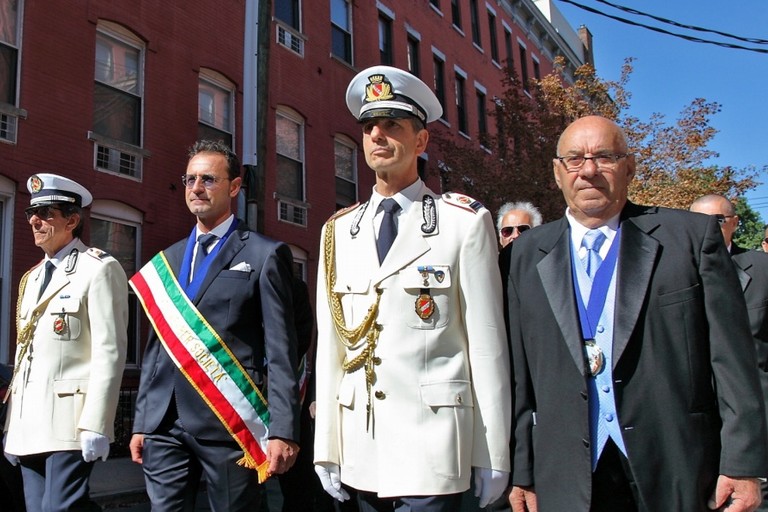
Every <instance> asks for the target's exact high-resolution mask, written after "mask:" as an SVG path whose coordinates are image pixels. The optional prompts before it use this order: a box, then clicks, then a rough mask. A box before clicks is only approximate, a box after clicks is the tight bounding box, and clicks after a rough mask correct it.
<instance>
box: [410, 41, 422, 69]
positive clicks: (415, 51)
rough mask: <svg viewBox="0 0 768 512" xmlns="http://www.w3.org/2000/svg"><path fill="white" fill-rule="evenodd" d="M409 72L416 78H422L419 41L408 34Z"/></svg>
mask: <svg viewBox="0 0 768 512" xmlns="http://www.w3.org/2000/svg"><path fill="white" fill-rule="evenodd" d="M407 44H408V49H407V51H408V54H407V58H408V71H410V72H411V74H412V75H414V76H421V63H420V62H421V61H420V57H419V39H418V38H417V37H416V36H415V35H413V34H408V41H407Z"/></svg>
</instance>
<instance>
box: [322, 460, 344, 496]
mask: <svg viewBox="0 0 768 512" xmlns="http://www.w3.org/2000/svg"><path fill="white" fill-rule="evenodd" d="M315 473H317V476H318V477H320V484H321V485H322V486H323V489H325V492H327V493H328V494H330V495H331V497H333V498H334V499H336V500H338V501H347V500H348V499H349V494H348V493H347V491H345V490H344V489H342V488H341V469H340V468H339V465H338V464H333V463H331V462H323V463H321V464H315Z"/></svg>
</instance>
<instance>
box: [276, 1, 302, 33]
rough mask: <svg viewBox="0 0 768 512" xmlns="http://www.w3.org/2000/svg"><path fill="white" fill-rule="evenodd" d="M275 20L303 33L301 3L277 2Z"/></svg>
mask: <svg viewBox="0 0 768 512" xmlns="http://www.w3.org/2000/svg"><path fill="white" fill-rule="evenodd" d="M275 18H277V19H278V20H280V21H282V22H283V23H285V24H286V25H288V26H289V27H291V28H292V29H293V30H295V31H296V32H301V1H300V0H275Z"/></svg>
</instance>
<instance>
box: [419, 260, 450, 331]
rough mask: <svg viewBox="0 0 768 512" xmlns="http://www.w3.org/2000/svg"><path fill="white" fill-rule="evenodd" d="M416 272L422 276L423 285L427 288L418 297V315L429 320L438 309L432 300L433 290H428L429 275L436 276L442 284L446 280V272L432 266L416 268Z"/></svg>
mask: <svg viewBox="0 0 768 512" xmlns="http://www.w3.org/2000/svg"><path fill="white" fill-rule="evenodd" d="M416 270H418V272H419V273H420V274H421V278H422V284H423V285H424V286H425V288H421V289H420V290H419V296H418V297H416V304H415V305H416V314H417V315H419V318H421V319H422V320H427V319H429V318H430V317H431V316H432V315H433V314H434V313H435V310H436V309H437V306H436V305H435V300H434V299H433V298H432V293H431V290H430V288H427V286H429V275H430V274H432V275H434V276H435V280H437V282H438V283H442V282H443V280H444V279H445V272H443V271H442V270H435V268H434V267H432V266H431V265H420V266H418V267H416Z"/></svg>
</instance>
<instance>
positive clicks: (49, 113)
mask: <svg viewBox="0 0 768 512" xmlns="http://www.w3.org/2000/svg"><path fill="white" fill-rule="evenodd" d="M272 4H273V6H272V12H270V13H262V12H261V10H262V9H264V6H265V5H266V4H264V3H262V2H259V1H258V0H218V1H215V2H214V1H211V0H186V1H184V2H178V1H170V2H157V1H152V0H135V1H133V2H129V3H122V2H111V1H109V0H89V1H85V0H71V1H66V2H65V1H61V0H56V1H54V2H43V1H41V0H0V362H8V361H10V360H11V359H12V354H13V352H14V343H13V339H14V337H15V327H14V325H13V324H14V318H15V301H16V295H17V293H16V290H17V287H18V284H19V280H20V278H21V276H22V274H23V273H24V272H25V271H26V269H28V268H30V267H31V266H33V265H34V264H35V263H36V262H38V261H39V260H40V259H41V258H42V252H41V250H40V249H38V248H37V247H35V246H34V244H33V242H32V236H31V233H30V229H29V225H28V224H27V223H26V221H25V217H24V208H25V207H26V206H28V204H29V194H28V192H27V189H26V180H27V178H28V177H29V176H30V175H32V174H35V173H37V172H54V173H60V174H64V175H66V176H68V177H71V178H73V179H75V180H77V181H79V182H81V183H82V184H84V185H86V186H87V187H88V188H89V189H90V190H91V192H92V193H93V196H94V203H93V206H92V207H91V208H90V209H89V211H88V212H87V213H86V217H87V218H86V230H85V236H84V239H85V240H86V242H88V243H91V244H93V245H97V246H99V247H102V248H103V249H105V250H107V251H109V252H111V253H112V254H114V255H115V256H116V257H118V259H120V261H121V262H122V263H123V265H124V268H125V269H126V272H127V273H128V274H129V276H130V275H131V274H132V273H133V272H135V271H136V270H137V269H138V268H140V267H141V265H143V264H144V263H145V262H146V261H147V260H148V259H149V258H151V256H152V255H154V254H155V253H156V252H157V251H158V250H160V249H163V248H164V247H166V246H168V245H170V244H171V243H172V242H174V241H176V240H178V239H180V238H182V237H184V236H186V235H187V234H188V232H189V230H190V229H191V227H192V225H193V221H194V219H193V218H192V216H191V215H190V214H189V213H188V210H187V209H186V207H185V205H184V195H183V194H184V188H183V185H182V184H181V180H180V177H181V175H182V174H183V172H184V167H185V163H186V155H185V153H186V148H188V147H189V146H190V145H191V144H192V143H193V142H194V141H195V140H196V139H197V138H199V137H218V138H223V139H224V140H226V141H228V142H230V143H231V144H232V145H233V147H234V149H235V150H236V151H237V153H238V154H240V155H241V156H242V160H243V163H244V164H245V165H244V169H245V175H246V183H247V184H248V188H247V190H244V191H243V194H242V197H241V198H239V199H238V201H237V205H236V206H237V211H238V214H239V216H240V217H242V218H247V220H248V222H249V223H251V224H252V225H253V226H257V227H258V229H259V230H260V231H262V232H264V233H265V234H267V235H268V236H272V237H274V238H277V239H280V240H284V241H285V242H287V243H289V244H290V245H291V247H292V249H293V251H294V257H295V260H296V269H297V272H299V273H300V274H301V275H302V276H303V277H304V278H305V279H306V280H307V281H308V282H309V284H310V287H311V289H314V281H315V277H316V266H317V259H318V258H317V256H318V249H319V242H320V240H319V237H320V229H321V226H322V224H323V222H324V221H325V220H326V219H327V217H328V216H330V215H331V214H332V213H333V212H334V211H335V210H336V209H337V208H338V207H339V206H345V205H348V204H352V203H354V202H355V201H357V200H358V198H360V199H363V200H365V199H367V197H368V195H369V194H370V189H371V187H372V185H373V181H374V180H373V176H372V174H371V173H370V172H369V171H368V170H367V169H366V167H365V160H364V158H363V156H362V154H361V153H360V148H361V143H360V141H361V132H360V128H359V126H358V125H357V124H356V123H355V121H354V119H353V118H352V116H351V115H350V114H349V112H348V111H347V108H346V104H345V101H344V93H345V90H346V87H347V84H348V82H349V81H350V79H351V78H352V77H353V76H354V75H355V74H356V73H357V72H358V71H359V70H361V69H363V68H365V67H368V66H370V65H374V64H379V63H386V64H391V65H394V66H397V67H401V68H404V69H408V70H411V71H412V72H413V73H414V74H417V75H418V76H419V77H421V78H422V80H424V81H425V82H426V83H428V84H431V85H434V86H435V88H436V91H437V93H438V95H439V96H440V98H441V100H442V101H443V104H444V108H445V115H444V119H441V120H440V121H437V122H436V123H434V124H433V125H432V126H431V127H430V128H431V129H433V130H440V131H442V132H443V133H445V134H448V135H449V136H452V137H461V138H462V139H464V140H469V141H478V138H479V135H480V132H481V131H484V130H487V131H488V132H490V133H493V132H494V131H495V130H494V127H493V126H492V123H491V120H490V119H489V118H488V117H487V114H486V113H485V111H484V109H483V108H482V107H481V106H485V108H486V109H489V108H490V107H491V105H492V102H493V99H494V96H497V95H501V91H502V85H501V79H502V70H503V68H504V66H507V65H513V66H515V69H516V70H517V73H518V75H519V76H520V77H522V78H525V77H536V76H544V75H546V74H547V73H549V72H550V71H551V70H552V61H553V59H554V57H555V56H557V55H563V56H564V57H565V58H566V61H567V63H568V64H567V72H572V71H573V70H574V69H575V68H576V67H577V66H579V65H580V64H582V63H584V62H587V61H590V60H591V57H590V51H591V49H590V48H589V46H590V44H591V43H590V41H589V39H588V37H589V34H588V32H587V31H586V29H583V28H582V29H580V31H579V33H577V32H575V31H574V30H573V29H572V28H570V26H568V24H567V22H566V21H565V20H564V19H563V18H562V15H560V14H559V12H558V11H557V10H556V9H555V8H554V5H553V4H552V0H515V1H511V0H493V1H490V0H489V1H485V0H417V1H414V0H376V1H370V2H351V1H350V0H330V1H329V2H319V1H316V0H312V1H310V0H273V2H272ZM260 14H261V15H260ZM266 30H268V31H269V32H268V33H267V32H265V31H266ZM260 35H262V39H261V41H260V42H261V45H260V44H259V36H260ZM580 36H581V37H580ZM259 70H263V71H265V73H260V72H259ZM259 126H263V127H264V128H263V129H261V130H260V129H259ZM478 144H479V142H478ZM420 164H421V167H422V170H423V174H424V177H425V179H426V181H427V182H428V183H429V184H430V185H431V186H432V188H433V189H435V190H439V188H440V184H439V179H438V166H439V164H440V155H439V154H437V153H435V152H434V150H433V149H431V150H430V151H429V152H428V153H427V154H425V155H423V158H422V159H421V162H420ZM511 199H513V198H511ZM131 301H132V308H131V311H132V313H131V315H132V323H131V327H130V328H131V334H130V339H131V347H130V352H129V356H128V361H129V367H128V371H127V372H126V379H127V380H128V381H135V376H136V373H137V367H138V364H139V361H140V353H141V345H142V341H143V338H144V335H145V333H146V329H147V322H146V321H145V320H143V315H142V314H141V313H140V311H139V306H138V304H137V303H136V301H135V299H133V298H132V299H131Z"/></svg>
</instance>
